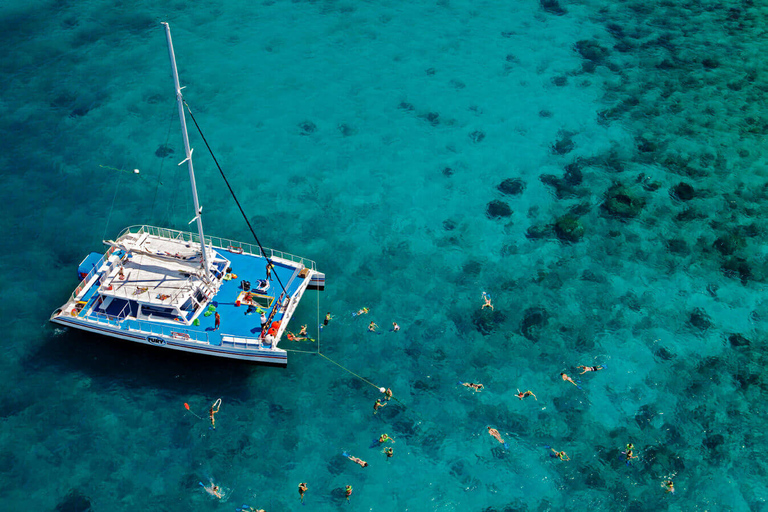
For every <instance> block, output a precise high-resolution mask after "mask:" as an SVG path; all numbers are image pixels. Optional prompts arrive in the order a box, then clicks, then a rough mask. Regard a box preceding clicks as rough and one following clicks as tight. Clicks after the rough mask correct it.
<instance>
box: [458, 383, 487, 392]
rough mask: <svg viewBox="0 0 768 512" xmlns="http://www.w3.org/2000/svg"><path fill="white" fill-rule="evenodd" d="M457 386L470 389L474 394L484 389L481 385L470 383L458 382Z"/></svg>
mask: <svg viewBox="0 0 768 512" xmlns="http://www.w3.org/2000/svg"><path fill="white" fill-rule="evenodd" d="M459 384H461V385H462V386H464V387H467V388H470V389H474V390H475V393H479V392H480V391H482V390H483V388H484V387H485V386H483V385H482V384H474V383H472V382H459Z"/></svg>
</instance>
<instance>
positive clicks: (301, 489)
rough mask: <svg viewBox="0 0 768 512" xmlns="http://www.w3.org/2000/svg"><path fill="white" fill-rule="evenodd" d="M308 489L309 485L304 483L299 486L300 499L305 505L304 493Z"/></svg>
mask: <svg viewBox="0 0 768 512" xmlns="http://www.w3.org/2000/svg"><path fill="white" fill-rule="evenodd" d="M307 489H309V487H307V484H305V483H304V482H302V483H300V484H299V497H300V498H301V502H302V503H304V493H305V492H307Z"/></svg>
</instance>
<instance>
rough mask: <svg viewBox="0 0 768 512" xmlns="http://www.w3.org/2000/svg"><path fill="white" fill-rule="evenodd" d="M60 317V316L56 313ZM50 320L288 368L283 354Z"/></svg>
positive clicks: (65, 319) (68, 318)
mask: <svg viewBox="0 0 768 512" xmlns="http://www.w3.org/2000/svg"><path fill="white" fill-rule="evenodd" d="M57 313H58V312H57ZM57 313H54V315H53V316H52V317H51V322H54V323H57V324H59V325H63V326H66V327H72V328H74V329H79V330H82V331H88V332H92V333H94V334H101V335H105V336H111V337H113V338H118V339H121V340H125V341H132V342H134V343H141V344H144V345H152V346H155V347H162V348H168V349H171V350H181V351H183V352H191V353H194V354H200V355H204V356H215V357H225V358H228V359H237V360H240V361H248V362H250V363H256V364H260V365H267V366H277V367H281V368H285V367H287V366H288V354H287V352H285V351H284V350H269V349H266V350H258V351H255V350H249V349H237V348H228V347H224V346H214V345H209V344H202V343H196V342H194V341H190V342H185V341H184V340H179V339H175V338H172V337H169V336H164V335H158V334H153V333H143V332H141V331H133V330H131V331H125V330H118V329H112V328H109V327H106V326H104V325H93V324H91V323H90V322H83V321H78V320H75V319H74V318H72V317H71V316H68V315H66V314H57Z"/></svg>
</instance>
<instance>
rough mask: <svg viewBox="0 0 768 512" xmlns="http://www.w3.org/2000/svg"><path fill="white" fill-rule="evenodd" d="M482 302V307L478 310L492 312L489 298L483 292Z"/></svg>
mask: <svg viewBox="0 0 768 512" xmlns="http://www.w3.org/2000/svg"><path fill="white" fill-rule="evenodd" d="M483 301H484V304H483V307H481V308H480V309H485V308H491V311H493V304H491V296H490V295H488V294H487V293H485V292H483Z"/></svg>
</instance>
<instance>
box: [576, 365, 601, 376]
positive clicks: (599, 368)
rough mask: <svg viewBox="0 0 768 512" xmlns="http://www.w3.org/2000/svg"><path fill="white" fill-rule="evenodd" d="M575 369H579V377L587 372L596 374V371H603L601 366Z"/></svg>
mask: <svg viewBox="0 0 768 512" xmlns="http://www.w3.org/2000/svg"><path fill="white" fill-rule="evenodd" d="M576 368H581V373H580V374H579V375H584V374H585V373H587V372H597V371H600V370H603V369H604V368H603V367H602V366H601V365H598V366H577V367H576Z"/></svg>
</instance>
